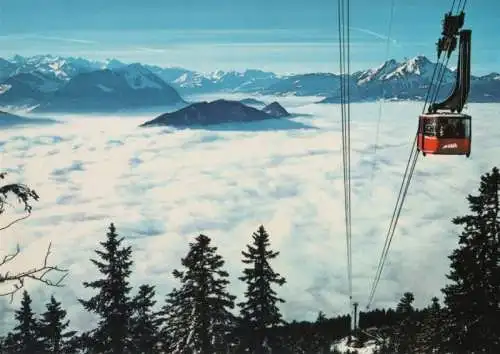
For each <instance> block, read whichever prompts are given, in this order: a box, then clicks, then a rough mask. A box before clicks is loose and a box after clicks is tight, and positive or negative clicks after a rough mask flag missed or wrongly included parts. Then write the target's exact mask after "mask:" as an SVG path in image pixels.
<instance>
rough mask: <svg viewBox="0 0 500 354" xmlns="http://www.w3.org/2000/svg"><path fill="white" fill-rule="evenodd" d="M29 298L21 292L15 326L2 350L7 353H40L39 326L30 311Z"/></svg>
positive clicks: (41, 346)
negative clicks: (21, 296)
mask: <svg viewBox="0 0 500 354" xmlns="http://www.w3.org/2000/svg"><path fill="white" fill-rule="evenodd" d="M31 302H32V300H31V297H30V296H29V294H28V292H27V291H26V290H25V291H23V298H22V300H21V308H20V309H19V310H16V312H15V319H16V322H17V326H16V327H14V330H13V331H12V332H10V333H9V334H8V335H7V338H6V340H5V344H4V349H5V351H6V352H7V353H41V352H42V351H43V345H42V342H41V340H40V326H39V323H38V321H37V319H36V318H35V314H34V313H33V310H32V309H31Z"/></svg>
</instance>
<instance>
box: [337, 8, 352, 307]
mask: <svg viewBox="0 0 500 354" xmlns="http://www.w3.org/2000/svg"><path fill="white" fill-rule="evenodd" d="M345 2H346V4H344V0H338V23H339V27H338V30H339V65H340V109H341V121H342V165H343V177H344V212H345V227H346V253H347V281H348V292H349V303H350V304H349V305H350V308H352V247H351V230H352V229H351V155H350V142H351V138H350V27H349V26H350V24H349V18H350V9H349V0H346V1H345ZM346 17H347V21H346V20H345V18H346Z"/></svg>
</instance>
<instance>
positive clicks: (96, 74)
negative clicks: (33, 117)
mask: <svg viewBox="0 0 500 354" xmlns="http://www.w3.org/2000/svg"><path fill="white" fill-rule="evenodd" d="M183 103H184V101H183V100H182V98H181V97H180V95H179V94H178V93H177V91H176V90H175V89H173V88H172V87H171V86H170V85H168V84H167V83H166V82H165V81H163V80H162V79H160V78H159V77H158V76H156V75H155V74H153V73H152V72H151V71H149V70H148V69H146V68H144V67H142V66H141V65H140V64H131V65H128V66H124V67H121V68H120V69H117V70H114V71H113V70H109V69H104V70H97V71H92V72H89V73H83V74H79V75H77V76H75V77H74V78H72V79H71V80H70V81H69V82H68V83H67V84H66V85H65V86H63V87H62V88H61V89H59V90H58V91H56V92H54V94H53V95H51V96H50V97H48V98H47V99H46V100H45V101H44V102H42V103H41V104H40V105H39V106H38V107H36V108H35V111H44V112H47V111H48V112H109V111H118V110H124V109H129V108H133V109H137V108H141V107H154V106H176V105H179V104H183Z"/></svg>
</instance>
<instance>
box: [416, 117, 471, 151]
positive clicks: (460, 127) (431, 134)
mask: <svg viewBox="0 0 500 354" xmlns="http://www.w3.org/2000/svg"><path fill="white" fill-rule="evenodd" d="M417 146H418V150H419V151H422V154H423V155H424V156H425V155H426V154H433V155H465V156H466V157H469V155H470V150H471V116H469V115H467V114H458V113H434V114H422V115H421V116H420V117H419V124H418V137H417Z"/></svg>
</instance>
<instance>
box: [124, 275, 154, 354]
mask: <svg viewBox="0 0 500 354" xmlns="http://www.w3.org/2000/svg"><path fill="white" fill-rule="evenodd" d="M154 297H155V287H154V286H151V285H146V284H144V285H141V286H140V287H139V293H138V294H137V295H136V296H135V297H134V299H133V300H132V319H131V323H132V327H131V334H132V336H131V337H132V345H133V348H134V352H135V353H137V354H143V353H144V354H149V353H154V352H155V351H156V348H157V343H158V340H159V338H158V332H159V326H158V325H159V319H158V314H157V313H156V312H154V311H153V307H154V306H155V304H156V300H154Z"/></svg>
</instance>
